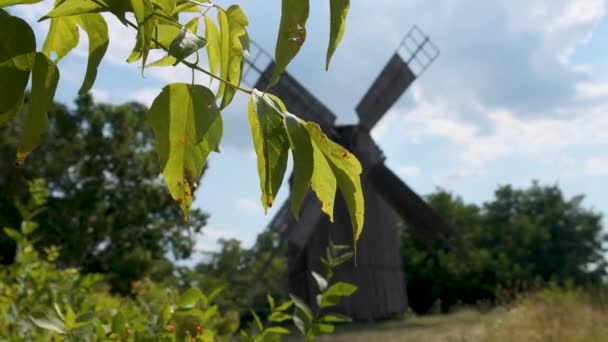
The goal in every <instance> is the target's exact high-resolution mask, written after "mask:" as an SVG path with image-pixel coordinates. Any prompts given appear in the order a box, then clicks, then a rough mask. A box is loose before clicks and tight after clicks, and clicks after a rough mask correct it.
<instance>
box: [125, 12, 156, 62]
mask: <svg viewBox="0 0 608 342" xmlns="http://www.w3.org/2000/svg"><path fill="white" fill-rule="evenodd" d="M130 2H131V7H132V8H133V14H135V20H137V26H138V28H137V33H138V34H137V39H139V41H140V45H141V54H142V56H141V57H142V63H141V72H142V73H143V72H144V69H145V67H146V60H147V59H148V54H149V53H150V44H151V42H152V32H153V30H154V19H153V14H154V8H153V7H152V3H151V2H150V0H130Z"/></svg>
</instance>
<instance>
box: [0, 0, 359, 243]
mask: <svg viewBox="0 0 608 342" xmlns="http://www.w3.org/2000/svg"><path fill="white" fill-rule="evenodd" d="M41 1H43V0H33V1H32V0H3V1H0V43H2V46H4V47H5V49H3V50H4V51H1V55H0V63H3V64H2V68H0V79H2V80H3V83H2V84H1V85H0V125H2V124H5V123H6V122H9V121H10V120H11V119H12V118H13V117H14V115H15V113H16V112H17V111H18V110H19V108H20V107H21V106H22V104H23V103H22V102H23V101H22V97H23V96H22V95H23V92H24V91H25V88H26V87H27V84H28V82H29V79H30V74H31V76H32V77H31V84H32V87H31V88H32V99H31V103H32V104H33V105H32V106H29V108H28V112H27V115H26V119H25V121H24V125H23V132H22V135H21V139H20V143H19V146H18V148H17V153H16V154H17V162H18V163H23V162H24V161H25V158H26V157H27V156H28V155H29V154H30V153H31V152H32V150H33V149H34V148H36V146H38V145H39V144H40V141H41V137H42V135H44V133H45V132H46V131H47V117H46V112H47V111H48V109H49V107H50V105H51V103H52V99H53V97H54V95H55V90H56V87H57V82H58V80H59V77H60V71H59V69H58V66H57V64H56V63H57V62H58V61H59V60H61V59H62V58H63V57H65V56H66V55H67V54H68V53H70V51H71V50H72V49H74V47H76V46H77V44H78V40H79V36H78V32H79V31H78V30H79V28H80V29H82V30H83V31H84V32H86V34H87V35H88V37H89V60H88V65H87V68H86V72H85V77H84V82H83V84H82V87H81V89H80V94H86V93H87V92H88V91H89V90H90V89H91V87H92V86H93V84H94V83H95V79H96V77H97V68H98V66H99V64H100V63H101V62H102V60H103V57H104V55H105V52H106V50H107V47H108V42H109V39H110V37H109V33H108V27H107V24H106V21H105V19H104V17H103V16H101V15H100V14H99V13H100V12H106V13H110V14H111V15H114V16H115V17H116V18H118V20H120V21H121V22H122V23H123V24H124V25H126V26H128V27H131V28H133V29H134V30H136V31H137V39H136V42H135V44H134V45H135V46H134V49H133V52H132V53H131V55H130V56H129V57H128V61H129V62H130V63H134V62H140V63H141V68H142V73H143V72H144V69H145V68H146V67H148V66H152V65H154V66H172V65H176V64H178V63H181V64H184V65H186V66H187V67H189V68H191V69H192V72H193V73H194V72H202V73H204V74H206V75H208V76H209V77H211V78H212V79H215V80H218V81H219V82H220V83H219V88H218V91H217V93H215V94H214V93H213V92H212V90H211V89H210V88H208V87H207V86H206V85H199V84H194V82H192V84H186V83H173V84H169V85H167V86H166V87H165V88H163V90H162V91H161V92H160V94H159V95H158V96H157V97H156V99H155V100H154V102H153V103H152V106H151V108H150V110H149V112H148V123H149V125H150V126H151V127H152V129H153V131H154V135H155V150H156V152H157V154H158V156H159V159H160V168H161V169H162V171H163V176H164V178H165V183H166V185H167V187H168V189H169V193H170V194H171V196H172V197H173V199H174V200H175V201H176V203H177V204H178V205H179V206H180V208H181V209H182V211H183V213H184V216H185V217H186V218H187V217H188V216H189V214H190V206H191V204H192V200H193V196H194V191H195V189H196V187H197V184H198V182H199V180H200V177H201V174H202V170H203V168H204V165H205V163H206V160H207V157H208V156H209V154H210V153H211V152H219V146H220V143H221V139H222V134H223V122H222V116H221V112H220V111H221V110H222V109H224V108H226V107H227V106H228V105H229V104H230V103H231V102H232V99H233V98H234V94H235V93H236V92H237V91H241V92H244V93H247V94H248V95H250V102H249V106H248V110H247V115H248V119H249V122H250V126H251V132H252V140H253V145H254V148H255V151H256V155H257V159H258V173H259V176H260V189H261V192H262V196H261V202H262V206H263V207H264V210H265V211H266V210H267V209H268V207H270V206H272V205H273V202H274V198H275V196H276V194H277V192H278V190H279V188H280V186H281V183H282V182H283V178H284V175H285V171H286V167H287V158H288V155H289V152H290V151H291V153H292V156H293V159H294V171H295V175H294V179H295V181H294V183H293V186H292V194H293V196H292V199H293V202H292V207H293V208H294V210H293V212H294V215H295V216H296V217H297V216H298V211H299V208H300V206H301V203H302V201H303V198H304V195H305V194H306V192H307V191H308V189H309V187H312V188H313V189H314V190H315V193H316V195H317V196H318V197H319V199H320V200H322V201H323V203H324V205H323V210H324V211H325V212H326V213H327V214H328V215H329V216H331V213H332V212H333V203H334V202H333V198H334V196H335V194H336V188H338V189H340V190H341V191H340V193H341V194H342V196H343V197H344V199H345V202H346V203H347V206H348V209H349V211H350V213H351V221H352V224H353V235H354V241H355V242H356V241H357V239H358V237H359V235H360V234H361V231H362V229H363V221H364V219H363V215H364V203H363V194H362V190H361V180H360V174H361V171H362V169H361V164H360V163H359V161H358V160H357V159H356V158H355V156H353V155H352V154H351V153H350V152H349V151H347V150H346V149H344V148H343V147H341V146H340V145H338V144H336V143H334V142H333V141H331V140H330V139H328V137H327V136H326V135H325V134H324V133H323V132H322V131H321V129H320V127H319V126H318V125H317V124H315V123H311V122H305V121H303V120H302V119H300V118H299V117H297V113H295V114H296V115H294V114H292V113H290V112H289V111H288V108H286V107H285V105H284V104H283V102H282V101H281V100H280V99H279V98H278V97H276V96H274V95H272V94H270V93H269V92H267V90H268V89H245V88H243V87H241V86H240V82H241V78H242V75H243V67H244V65H245V55H246V54H247V51H248V50H249V35H248V33H247V26H248V24H249V22H248V19H247V16H246V15H245V13H244V12H243V10H242V9H241V8H240V6H238V5H231V6H229V7H228V8H223V7H221V6H219V5H217V4H214V3H213V2H211V1H208V0H198V1H197V0H130V1H117V0H58V1H55V2H54V6H53V8H52V10H51V11H50V12H49V13H47V14H46V15H45V16H43V17H42V18H41V19H40V20H49V21H50V28H49V31H48V33H47V35H46V39H45V42H44V44H43V47H42V51H37V50H36V39H35V36H34V33H33V30H32V28H31V27H30V25H29V24H28V23H27V22H25V21H24V20H22V19H21V18H18V17H15V16H11V15H10V14H8V12H6V11H4V10H2V9H1V8H2V7H7V6H10V5H15V4H31V3H36V2H41ZM47 1H50V0H47ZM329 7H330V12H331V15H330V17H331V21H330V35H329V45H328V48H327V56H326V60H325V65H326V68H329V64H330V61H331V58H332V56H333V54H334V52H335V50H336V48H337V46H338V44H339V42H340V40H341V39H342V35H343V33H344V29H345V23H346V17H347V14H348V10H349V7H350V1H348V0H334V1H331V2H330V6H329ZM189 12H195V13H202V14H201V15H200V16H195V17H194V19H193V20H191V21H189V22H188V23H183V22H181V21H180V19H181V18H182V17H183V14H184V13H189ZM213 13H215V14H217V23H218V24H219V25H218V24H216V23H215V21H214V20H213V19H212V17H211V16H210V14H213ZM127 14H129V16H127ZM308 15H309V0H295V1H294V0H283V1H282V7H281V23H280V27H279V32H278V36H277V44H276V50H275V64H274V65H275V68H274V70H273V73H272V77H271V81H270V86H272V85H274V84H276V82H277V81H278V79H279V77H280V75H281V73H283V71H284V70H285V69H286V67H287V65H288V64H289V63H290V62H291V60H292V59H293V58H294V57H295V56H296V55H297V53H298V52H299V50H300V48H301V46H302V45H303V44H304V41H305V40H306V21H307V19H308ZM199 17H204V19H205V20H204V22H205V38H203V37H200V36H198V26H199V25H198V24H199ZM131 18H134V20H132V19H131ZM205 46H206V47H207V57H208V58H207V59H208V62H209V63H208V64H209V70H205V69H203V68H201V67H200V66H198V61H199V50H201V49H202V48H203V47H205ZM152 49H160V50H164V51H166V52H167V55H166V56H165V57H163V58H162V59H161V60H159V61H155V62H153V63H151V64H150V65H149V63H148V62H149V61H148V54H149V52H150V50H152ZM51 58H52V59H51ZM327 199H330V200H329V201H328V200H327ZM355 247H356V246H355Z"/></svg>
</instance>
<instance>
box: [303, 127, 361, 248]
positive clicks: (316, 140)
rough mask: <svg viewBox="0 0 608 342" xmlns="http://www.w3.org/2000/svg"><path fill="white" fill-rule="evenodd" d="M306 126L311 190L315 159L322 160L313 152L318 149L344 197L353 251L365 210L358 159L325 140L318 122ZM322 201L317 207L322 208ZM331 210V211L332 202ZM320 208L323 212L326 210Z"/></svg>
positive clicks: (359, 233) (325, 137) (314, 175)
mask: <svg viewBox="0 0 608 342" xmlns="http://www.w3.org/2000/svg"><path fill="white" fill-rule="evenodd" d="M306 129H307V130H308V133H309V134H310V138H311V140H312V141H313V148H315V171H314V172H313V179H312V182H313V183H312V184H313V190H314V189H315V179H317V181H319V179H318V178H317V177H316V176H317V175H316V172H317V161H318V160H319V161H321V162H322V161H323V159H322V158H321V157H320V156H319V154H318V152H317V149H318V151H320V152H321V153H322V154H323V156H325V158H326V161H327V162H328V163H329V166H330V167H331V171H332V173H333V174H334V176H335V178H336V181H337V183H338V187H339V188H340V192H341V193H342V197H343V198H344V200H345V202H346V206H347V207H348V211H349V213H350V218H351V222H352V225H353V238H354V241H355V250H356V242H357V240H359V236H360V235H361V232H362V231H363V220H364V210H365V206H364V199H363V190H362V188H361V172H362V168H361V163H359V160H357V158H356V157H355V156H354V155H353V154H351V153H350V152H349V151H348V150H347V149H345V148H344V147H342V146H340V145H338V144H336V143H335V142H333V141H331V140H329V138H327V136H326V135H325V134H324V133H323V132H322V131H321V128H320V127H319V125H317V124H315V123H312V122H307V123H306ZM317 157H318V158H317ZM321 171H322V172H324V173H326V172H327V170H326V169H322V170H321ZM323 177H325V176H323ZM315 192H316V193H317V196H319V192H317V191H316V190H315ZM319 200H321V201H322V202H324V199H321V198H319ZM323 204H325V203H323ZM323 204H322V206H321V208H322V209H323ZM331 209H332V211H333V203H332V206H331ZM323 211H324V212H326V213H327V211H326V210H323ZM331 218H332V216H331V215H330V219H331Z"/></svg>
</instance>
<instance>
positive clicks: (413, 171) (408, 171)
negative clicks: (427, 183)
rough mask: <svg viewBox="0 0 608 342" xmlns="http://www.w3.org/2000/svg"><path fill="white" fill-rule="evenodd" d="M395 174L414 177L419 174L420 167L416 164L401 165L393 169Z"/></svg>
mask: <svg viewBox="0 0 608 342" xmlns="http://www.w3.org/2000/svg"><path fill="white" fill-rule="evenodd" d="M395 171H396V173H397V175H399V177H402V178H410V177H416V176H418V174H420V169H419V168H418V167H416V166H410V165H402V166H398V167H397V168H396V169H395Z"/></svg>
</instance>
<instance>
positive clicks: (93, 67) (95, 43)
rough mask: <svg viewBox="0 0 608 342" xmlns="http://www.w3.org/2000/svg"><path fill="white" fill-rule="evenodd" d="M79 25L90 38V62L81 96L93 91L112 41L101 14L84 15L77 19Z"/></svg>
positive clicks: (80, 92)
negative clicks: (100, 65)
mask: <svg viewBox="0 0 608 342" xmlns="http://www.w3.org/2000/svg"><path fill="white" fill-rule="evenodd" d="M77 20H78V23H79V24H80V27H82V29H83V30H85V31H86V33H87V36H88V37H89V60H88V62H87V72H86V74H85V77H84V82H83V83H82V86H81V87H80V90H79V92H78V93H79V94H81V95H82V94H86V93H88V92H89V90H91V88H92V87H93V84H95V79H96V78H97V68H98V67H99V64H100V63H101V60H102V59H103V57H104V56H105V54H106V51H107V50H108V44H109V42H110V39H109V37H108V25H107V24H106V21H105V19H104V18H103V17H102V16H101V14H95V13H93V14H83V15H80V16H78V17H77Z"/></svg>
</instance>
